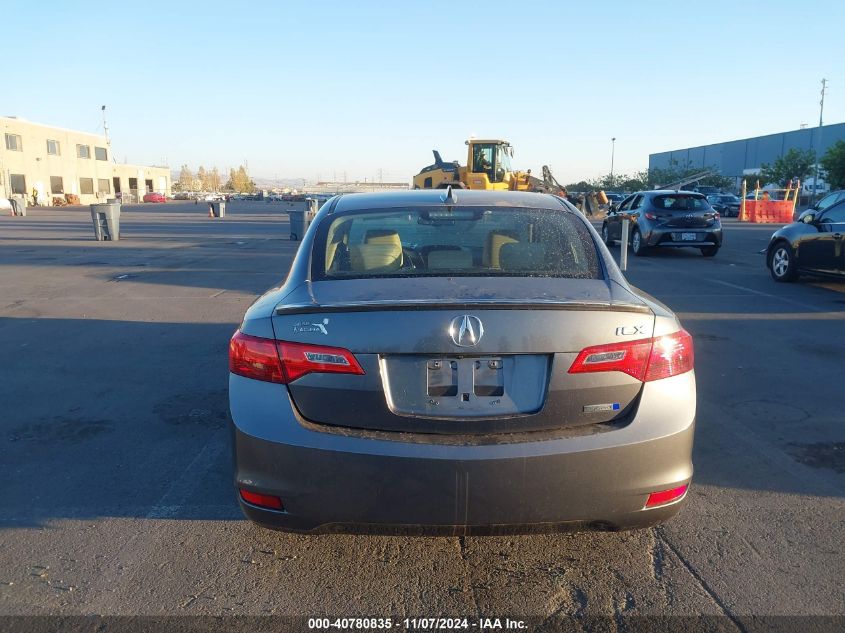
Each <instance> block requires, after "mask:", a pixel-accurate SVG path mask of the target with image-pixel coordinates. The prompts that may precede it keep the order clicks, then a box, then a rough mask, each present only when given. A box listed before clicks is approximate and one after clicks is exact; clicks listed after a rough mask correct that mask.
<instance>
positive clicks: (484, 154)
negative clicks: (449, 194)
mask: <svg viewBox="0 0 845 633" xmlns="http://www.w3.org/2000/svg"><path fill="white" fill-rule="evenodd" d="M466 144H467V164H466V166H465V167H464V166H461V164H460V163H458V161H453V162H451V163H447V162H445V161H444V160H443V159H442V158H441V157H440V152H438V151H437V150H434V164H433V165H429V166H428V167H424V168H423V170H422V171H421V172H420V173H418V174H417V175H416V176H414V185H413V187H414V189H445V188H446V187H449V186H451V187H453V188H458V189H495V190H500V191H539V192H543V193H553V194H557V195H562V196H565V195H566V189H565V188H564V187H563V186H562V185H561V184H560V183H558V181H557V180H555V177H554V176H552V172H551V170H550V169H549V168H548V167H547V166H546V165H543V177H542V179H541V178H537V177H535V176H532V175H531V170H530V169H529V170H528V171H525V172H523V171H514V170H513V168H512V167H511V157H512V156H513V148H512V147H511V144H510V143H508V142H507V141H502V140H476V139H471V140H469V141H467V142H466Z"/></svg>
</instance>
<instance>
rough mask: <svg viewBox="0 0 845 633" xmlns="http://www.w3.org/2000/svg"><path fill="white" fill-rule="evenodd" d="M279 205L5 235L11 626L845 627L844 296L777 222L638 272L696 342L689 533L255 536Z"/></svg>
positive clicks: (186, 211)
mask: <svg viewBox="0 0 845 633" xmlns="http://www.w3.org/2000/svg"><path fill="white" fill-rule="evenodd" d="M278 209H279V207H278V206H273V205H269V204H265V203H258V202H252V203H251V202H242V203H230V204H229V205H228V213H227V217H226V218H223V219H219V220H215V219H210V218H208V217H206V208H205V207H204V205H196V206H195V205H193V204H192V203H187V204H180V203H170V204H167V205H155V206H153V205H142V206H134V207H128V208H125V209H124V211H123V214H122V219H121V226H122V239H121V240H120V241H118V242H99V243H98V242H95V241H94V240H93V229H92V227H91V220H90V215H89V214H88V211H87V209H30V214H29V215H28V216H27V217H24V218H20V217H2V218H0V271H1V272H2V275H0V362H2V365H1V366H2V367H3V380H2V382H0V402H2V403H3V412H4V415H3V416H2V417H0V479H2V488H0V490H2V493H0V614H2V615H48V614H49V615H72V614H102V615H137V614H147V615H265V614H275V615H300V616H303V615H304V616H317V615H333V616H345V615H362V616H380V617H386V616H393V617H394V618H400V617H405V616H408V617H411V616H436V615H450V616H473V617H476V616H490V617H495V616H498V617H504V616H506V615H510V616H521V617H531V618H533V619H534V620H533V621H534V622H535V623H538V624H537V627H536V628H537V629H538V630H542V628H543V626H546V627H547V628H552V627H553V626H554V625H555V623H556V622H557V621H559V620H560V619H562V618H565V617H567V616H576V618H578V619H582V620H583V619H584V618H587V617H590V616H606V617H607V621H606V624H607V627H608V629H609V630H624V626H625V624H624V623H625V620H626V618H630V617H633V616H643V615H646V616H648V615H699V614H705V615H713V616H721V620H719V622H722V623H723V624H724V625H725V627H726V628H725V630H755V629H754V626H755V623H757V624H759V622H760V621H759V620H758V618H759V617H760V616H807V615H815V616H832V615H833V616H840V617H842V616H845V582H843V578H845V553H843V544H845V425H843V422H845V389H843V375H845V373H843V358H845V336H843V325H845V283H838V282H833V283H830V282H828V283H825V284H821V285H819V284H812V283H807V282H802V283H799V284H792V285H779V284H775V282H773V281H772V280H771V279H770V277H769V275H768V272H767V271H766V269H765V266H764V263H763V258H762V255H759V254H758V251H759V250H760V249H761V248H763V247H764V246H765V245H766V243H767V239H768V236H769V235H770V234H771V232H772V231H773V230H774V227H771V226H754V225H739V224H737V223H736V222H735V221H731V220H728V221H726V229H725V245H724V247H723V249H722V250H721V251H720V253H719V254H718V255H717V256H716V257H714V258H704V257H702V256H701V255H700V254H699V253H698V252H697V251H667V252H660V253H655V254H653V255H651V256H648V257H645V258H634V257H633V256H631V258H630V260H629V270H628V273H627V276H628V278H629V279H630V280H631V281H632V283H634V284H635V285H637V286H639V287H641V288H642V289H644V290H646V291H647V292H649V293H651V294H652V295H654V296H655V297H657V298H658V299H660V300H661V301H663V302H664V303H666V304H667V305H669V306H670V307H671V308H672V309H673V310H675V311H676V312H677V313H678V314H679V316H680V318H681V320H682V322H683V323H684V325H685V327H686V328H687V329H688V330H689V331H690V332H691V333H692V334H693V336H694V339H695V344H696V372H697V378H698V397H699V399H698V425H697V431H696V446H695V466H696V474H695V479H694V484H693V487H692V489H691V492H690V497H689V502H688V504H687V507H686V508H685V510H684V511H683V512H682V513H681V515H679V516H678V517H677V518H676V519H675V520H673V521H672V522H670V523H668V524H667V525H665V526H663V527H660V528H656V529H652V530H646V531H640V532H627V533H579V534H555V535H531V536H501V537H499V536H497V537H465V538H464V537H461V538H458V537H454V538H447V537H392V536H349V535H324V536H302V535H288V534H283V533H275V532H269V531H265V530H262V529H260V528H257V527H254V526H253V525H251V524H249V523H247V522H246V521H245V520H244V519H243V518H242V516H241V514H240V511H239V509H238V508H237V505H236V503H235V497H234V492H233V488H232V484H231V476H230V456H229V435H228V429H227V419H228V404H227V395H226V387H227V372H228V370H227V362H226V352H227V343H228V339H229V337H230V336H231V334H232V332H233V331H234V329H235V327H236V326H237V324H238V322H239V321H240V318H241V316H242V314H243V312H244V310H245V309H246V307H247V306H248V305H249V304H250V303H251V302H252V300H253V299H254V298H255V296H256V295H257V294H259V293H260V292H262V291H263V290H264V289H266V288H268V287H270V286H272V285H273V284H275V283H278V282H280V281H281V280H282V279H283V278H284V276H285V273H286V271H287V268H288V266H289V264H290V261H291V258H292V256H293V254H294V252H295V248H296V244H297V243H295V242H291V241H289V240H288V227H289V225H288V220H287V216H286V215H285V214H283V213H281V212H280V211H279V210H278ZM544 622H545V625H544V624H543V623H544ZM831 622H833V621H831ZM838 622H839V623H841V622H843V620H839V621H838Z"/></svg>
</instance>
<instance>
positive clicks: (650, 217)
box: [645, 211, 657, 220]
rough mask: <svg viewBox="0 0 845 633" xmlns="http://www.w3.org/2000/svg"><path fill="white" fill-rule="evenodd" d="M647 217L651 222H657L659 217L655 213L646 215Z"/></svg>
mask: <svg viewBox="0 0 845 633" xmlns="http://www.w3.org/2000/svg"><path fill="white" fill-rule="evenodd" d="M645 217H646V218H648V219H649V220H656V219H657V216H656V215H655V214H654V213H652V212H651V211H649V212H648V213H646V214H645Z"/></svg>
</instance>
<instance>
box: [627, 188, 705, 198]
mask: <svg viewBox="0 0 845 633" xmlns="http://www.w3.org/2000/svg"><path fill="white" fill-rule="evenodd" d="M643 193H647V194H649V195H652V196H677V195H678V194H679V193H682V194H684V195H687V196H697V197H699V198H706V197H707V196H705V195H704V194H703V193H701V192H700V191H687V190H686V189H654V190H652V191H645V192H643ZM710 195H716V194H710Z"/></svg>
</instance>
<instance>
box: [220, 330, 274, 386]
mask: <svg viewBox="0 0 845 633" xmlns="http://www.w3.org/2000/svg"><path fill="white" fill-rule="evenodd" d="M229 371H230V372H232V373H233V374H237V375H238V376H245V377H247V378H253V379H255V380H264V381H266V382H280V383H284V382H285V375H284V373H282V363H281V361H280V360H279V352H278V350H277V349H276V341H273V340H271V339H266V338H259V337H257V336H249V335H248V334H244V333H243V332H241V331H240V330H238V331H237V332H235V335H234V336H233V337H232V340H231V341H229Z"/></svg>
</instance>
